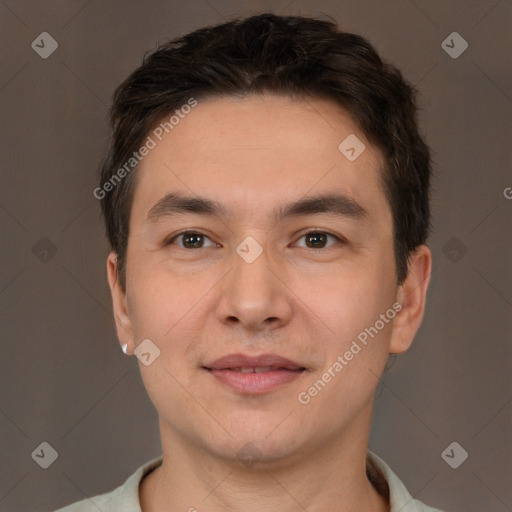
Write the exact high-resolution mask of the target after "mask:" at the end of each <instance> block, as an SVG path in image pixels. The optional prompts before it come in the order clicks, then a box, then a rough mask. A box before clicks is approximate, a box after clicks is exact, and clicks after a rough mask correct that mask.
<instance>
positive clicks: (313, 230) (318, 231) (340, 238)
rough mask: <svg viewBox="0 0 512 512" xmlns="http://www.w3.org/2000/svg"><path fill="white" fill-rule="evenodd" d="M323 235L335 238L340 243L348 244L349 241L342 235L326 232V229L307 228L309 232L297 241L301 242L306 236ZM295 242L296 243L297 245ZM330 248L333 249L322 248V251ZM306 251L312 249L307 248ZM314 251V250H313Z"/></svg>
mask: <svg viewBox="0 0 512 512" xmlns="http://www.w3.org/2000/svg"><path fill="white" fill-rule="evenodd" d="M313 233H314V234H321V235H327V236H331V237H333V238H335V239H336V240H337V241H338V242H341V243H347V239H346V238H344V237H343V236H341V235H336V234H334V233H331V232H330V231H326V230H325V229H321V228H307V231H305V232H303V233H302V234H301V235H300V236H299V237H298V239H297V242H298V241H299V240H301V239H302V238H304V237H305V236H307V235H310V234H313ZM297 242H295V243H297ZM329 247H332V246H328V247H321V248H320V250H321V249H324V250H325V249H328V248H329ZM305 249H312V248H311V247H305ZM313 250H314V249H313Z"/></svg>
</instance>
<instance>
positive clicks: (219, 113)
mask: <svg viewBox="0 0 512 512" xmlns="http://www.w3.org/2000/svg"><path fill="white" fill-rule="evenodd" d="M111 121H112V128H113V141H112V146H111V149H110V152H109V154H108V156H107V158H106V159H105V161H104V163H103V166H102V170H101V180H100V185H99V187H98V188H97V189H96V190H95V191H94V195H95V196H96V197H97V198H98V199H100V200H101V205H102V209H103V214H104V217H105V221H106V226H107V234H108V237H109V240H110V243H111V245H112V252H111V253H110V255H109V257H108V262H107V270H108V280H109V284H110V288H111V291H112V298H113V305H114V315H115V318H116V326H117V332H118V337H119V342H120V344H121V346H122V348H123V351H124V352H125V353H126V354H128V355H136V356H137V358H138V360H139V366H140V370H141V373H142V378H143V381H144V384H145V387H146V390H147V392H148V395H149V397H150V399H151V400H152V402H153V404H154V405H155V407H156V409H157V411H158V414H159V427H160V435H161V442H162V452H163V455H162V457H159V458H157V459H154V460H153V461H150V462H148V463H147V464H145V465H143V466H142V467H141V468H139V469H138V470H137V472H136V473H134V474H133V475H132V476H131V477H130V478H129V479H128V480H127V481H126V482H125V484H124V485H122V486H121V487H119V488H118V489H117V490H115V491H113V492H111V493H108V494H104V495H102V496H96V497H93V498H90V499H87V500H84V501H81V502H79V503H76V504H74V505H70V506H69V507H66V508H64V509H61V511H62V512H64V511H65V512H72V511H80V512H82V511H83V512H85V511H92V510H95V511H96V510H98V509H99V510H101V511H103V512H110V511H128V512H135V511H137V512H140V511H142V512H157V511H158V512H162V511H172V512H174V511H189V512H193V511H198V512H202V511H208V512H217V511H242V510H243V511H244V512H253V511H254V512H255V511H258V512H261V511H269V512H271V511H272V512H273V511H279V512H292V511H305V510H307V511H308V512H324V511H329V512H349V511H358V512H370V511H371V512H384V511H388V512H389V511H390V512H398V511H401V512H412V511H423V512H432V511H433V510H434V509H432V508H430V507H428V506H426V505H424V504H422V503H420V502H419V501H417V500H414V499H413V498H412V497H411V496H410V494H409V493H408V491H407V490H406V489H405V487H404V485H403V484H402V483H401V481H400V480H399V479H398V477H397V476H396V475H395V474H394V473H393V472H392V470H391V469H390V468H389V467H388V466H387V465H386V464H385V462H384V461H383V460H381V459H380V458H379V457H378V456H377V455H375V454H373V453H371V452H370V451H368V439H369V432H370V425H371V415H372V407H373V400H374V392H375V389H376V387H377V385H378V382H379V379H380V377H381V375H382V373H383V371H384V368H385V365H386V361H387V359H388V356H389V354H399V353H402V352H404V351H405V350H407V349H408V348H409V346H410V344H411V342H412V340H413V338H414V336H415V334H416V332H417V330H418V328H419V326H420V324H421V321H422V318H423V314H424V309H425V297H426V292H427V288H428V283H429V278H430V271H431V252H430V250H429V249H428V247H427V246H426V245H425V242H426V239H427V237H428V232H429V226H430V209H429V180H430V156H429V150H428V147H427V146H426V145H425V143H424V142H423V140H422V138H421V137H420V135H419V133H418V128H417V121H416V108H415V102H414V91H413V89H412V88H411V87H410V85H409V84H407V83H406V82H405V81H404V80H403V78H402V76H401V74H400V73H399V71H397V70H396V69H395V68H394V67H392V66H391V65H388V64H385V63H383V62H382V61H381V60H380V58H379V57H378V55H377V54H376V53H375V50H374V49H373V48H372V47H371V46H370V44H369V43H368V42H367V41H365V40H364V39H363V38H361V37H359V36H356V35H353V34H347V33H342V32H339V31H337V28H336V26H335V25H334V24H332V23H329V22H326V21H320V20H314V19H307V18H300V17H280V16H275V15H272V14H263V15H259V16H254V17H251V18H247V19H245V20H237V21H232V22H229V23H225V24H222V25H219V26H215V27H207V28H203V29H201V30H197V31H195V32H193V33H191V34H189V35H186V36H184V37H182V38H179V39H177V40H174V41H171V42H169V43H167V44H165V45H163V46H161V47H160V48H159V49H158V50H157V51H155V52H154V53H152V54H151V55H149V56H147V57H146V58H145V60H144V63H143V64H142V65H141V66H140V67H139V68H138V69H137V70H136V71H135V72H134V73H133V74H132V75H131V76H130V77H128V78H127V79H126V80H125V82H124V83H123V84H121V85H120V87H119V88H118V89H117V91H116V93H115V97H114V104H113V107H112V111H111Z"/></svg>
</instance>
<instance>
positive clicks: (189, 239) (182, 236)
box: [165, 231, 217, 249]
mask: <svg viewBox="0 0 512 512" xmlns="http://www.w3.org/2000/svg"><path fill="white" fill-rule="evenodd" d="M205 239H206V240H210V239H209V238H208V237H207V236H206V235H204V234H203V233H198V232H196V231H183V232H182V233H178V234H177V235H174V236H173V237H172V238H169V239H168V240H167V241H166V242H165V245H173V244H174V241H175V240H181V241H182V243H181V244H177V245H178V247H181V248H182V249H203V248H205V247H216V246H217V244H216V243H215V242H212V241H211V240H210V242H211V243H212V245H210V246H205V245H204V241H205Z"/></svg>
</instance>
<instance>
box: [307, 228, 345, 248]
mask: <svg viewBox="0 0 512 512" xmlns="http://www.w3.org/2000/svg"><path fill="white" fill-rule="evenodd" d="M328 237H331V238H334V239H335V240H337V241H339V242H341V241H342V239H341V238H340V237H338V236H336V235H332V234H331V233H325V232H324V231H310V232H309V233H306V234H305V235H303V236H301V238H300V240H301V239H303V238H305V239H306V245H305V247H306V248H307V249H325V248H326V244H327V239H328ZM302 247H304V246H302Z"/></svg>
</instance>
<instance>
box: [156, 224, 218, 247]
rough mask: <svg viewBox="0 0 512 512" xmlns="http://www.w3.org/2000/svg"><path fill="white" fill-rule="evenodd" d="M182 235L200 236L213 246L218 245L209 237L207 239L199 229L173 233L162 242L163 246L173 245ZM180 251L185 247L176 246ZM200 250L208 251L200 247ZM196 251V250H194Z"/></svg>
mask: <svg viewBox="0 0 512 512" xmlns="http://www.w3.org/2000/svg"><path fill="white" fill-rule="evenodd" d="M183 235H201V236H204V237H205V238H208V239H209V240H210V241H211V242H213V243H214V244H215V245H219V244H218V243H217V242H214V241H213V240H212V239H211V237H209V236H208V235H207V234H206V233H203V232H202V231H201V230H199V229H185V230H184V231H180V232H179V233H174V234H173V235H171V236H169V237H168V238H166V239H165V240H164V242H163V246H164V247H166V246H168V245H173V243H174V241H175V240H176V239H177V238H179V237H180V236H183ZM178 247H179V248H180V249H186V247H181V246H179V245H178ZM200 249H208V247H200ZM195 250H197V249H195Z"/></svg>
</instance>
